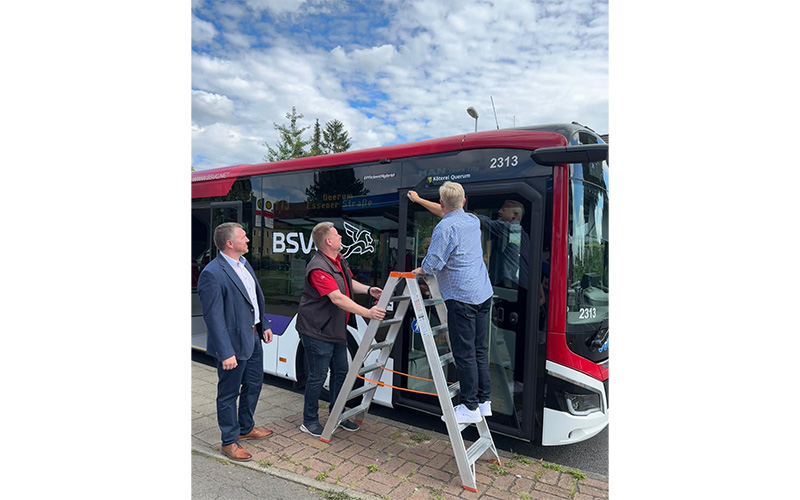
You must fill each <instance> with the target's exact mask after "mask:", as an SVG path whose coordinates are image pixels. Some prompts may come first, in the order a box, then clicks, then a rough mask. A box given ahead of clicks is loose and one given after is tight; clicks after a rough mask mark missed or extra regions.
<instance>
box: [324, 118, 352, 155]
mask: <svg viewBox="0 0 800 500" xmlns="http://www.w3.org/2000/svg"><path fill="white" fill-rule="evenodd" d="M322 149H323V151H324V152H325V154H328V153H342V152H344V151H347V150H348V149H350V136H349V134H348V133H347V130H345V129H344V124H343V123H342V122H340V121H339V120H335V119H334V120H331V121H329V122H328V123H326V124H325V130H324V131H323V132H322Z"/></svg>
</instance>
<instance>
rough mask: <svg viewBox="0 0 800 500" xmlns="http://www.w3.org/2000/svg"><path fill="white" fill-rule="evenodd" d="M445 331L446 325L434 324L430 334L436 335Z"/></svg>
mask: <svg viewBox="0 0 800 500" xmlns="http://www.w3.org/2000/svg"><path fill="white" fill-rule="evenodd" d="M446 331H447V325H439V326H434V327H433V328H431V335H438V334H440V333H442V332H446Z"/></svg>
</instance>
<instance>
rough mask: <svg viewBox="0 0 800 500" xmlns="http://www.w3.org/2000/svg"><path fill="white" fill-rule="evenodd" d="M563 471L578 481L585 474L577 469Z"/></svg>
mask: <svg viewBox="0 0 800 500" xmlns="http://www.w3.org/2000/svg"><path fill="white" fill-rule="evenodd" d="M564 472H565V473H566V474H569V475H570V476H572V477H574V478H575V479H577V480H578V481H580V480H581V479H586V474H584V473H583V472H581V471H578V470H565V471H564Z"/></svg>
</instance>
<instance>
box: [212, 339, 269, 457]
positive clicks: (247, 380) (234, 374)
mask: <svg viewBox="0 0 800 500" xmlns="http://www.w3.org/2000/svg"><path fill="white" fill-rule="evenodd" d="M253 342H255V349H254V350H253V355H252V356H250V359H247V360H241V359H237V360H236V362H237V363H238V364H237V366H236V368H234V369H233V370H223V369H222V361H220V360H217V375H218V378H219V381H218V382H217V423H218V424H219V430H220V431H221V432H222V445H223V446H227V445H229V444H231V443H236V442H238V441H239V440H238V437H239V436H242V435H244V434H247V433H249V432H250V431H252V430H253V425H254V424H255V423H254V421H253V412H255V411H256V404H258V396H259V395H260V394H261V385H262V383H263V382H264V351H263V349H262V347H261V339H260V338H259V337H258V334H257V333H253ZM237 398H238V399H239V408H238V411H237V408H236V399H237Z"/></svg>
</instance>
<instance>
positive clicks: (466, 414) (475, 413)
mask: <svg viewBox="0 0 800 500" xmlns="http://www.w3.org/2000/svg"><path fill="white" fill-rule="evenodd" d="M453 411H454V412H455V414H456V422H458V423H459V424H477V423H478V422H480V421H481V419H483V417H481V412H480V411H479V410H478V409H477V408H475V409H474V410H470V409H468V408H467V407H466V406H464V405H458V406H456V407H455V408H453ZM444 421H445V420H444V415H442V422H444Z"/></svg>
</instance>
